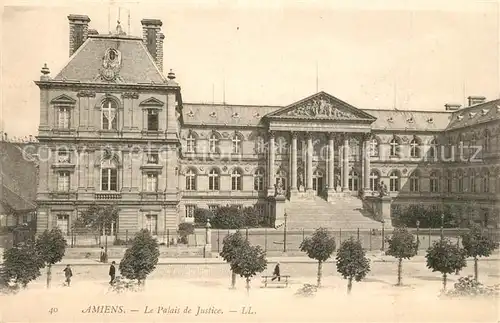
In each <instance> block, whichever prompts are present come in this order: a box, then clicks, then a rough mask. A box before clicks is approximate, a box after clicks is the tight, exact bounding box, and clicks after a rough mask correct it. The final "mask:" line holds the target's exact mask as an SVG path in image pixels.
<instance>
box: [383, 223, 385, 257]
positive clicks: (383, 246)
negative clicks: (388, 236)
mask: <svg viewBox="0 0 500 323" xmlns="http://www.w3.org/2000/svg"><path fill="white" fill-rule="evenodd" d="M384 249H385V221H384V219H382V251H384Z"/></svg>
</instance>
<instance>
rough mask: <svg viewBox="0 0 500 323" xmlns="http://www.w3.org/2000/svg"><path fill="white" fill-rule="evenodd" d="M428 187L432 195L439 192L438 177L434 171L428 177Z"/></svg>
mask: <svg viewBox="0 0 500 323" xmlns="http://www.w3.org/2000/svg"><path fill="white" fill-rule="evenodd" d="M429 187H430V190H431V192H432V193H437V192H439V176H438V173H437V172H436V171H433V172H431V175H430V177H429Z"/></svg>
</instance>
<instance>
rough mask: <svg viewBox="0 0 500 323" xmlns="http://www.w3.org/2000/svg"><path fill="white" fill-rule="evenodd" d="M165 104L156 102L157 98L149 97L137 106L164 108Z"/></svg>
mask: <svg viewBox="0 0 500 323" xmlns="http://www.w3.org/2000/svg"><path fill="white" fill-rule="evenodd" d="M164 105H165V103H164V102H162V101H160V100H158V99H157V98H154V97H150V98H149V99H146V100H144V101H142V102H141V103H139V106H141V107H143V106H148V107H151V106H153V107H162V106H164Z"/></svg>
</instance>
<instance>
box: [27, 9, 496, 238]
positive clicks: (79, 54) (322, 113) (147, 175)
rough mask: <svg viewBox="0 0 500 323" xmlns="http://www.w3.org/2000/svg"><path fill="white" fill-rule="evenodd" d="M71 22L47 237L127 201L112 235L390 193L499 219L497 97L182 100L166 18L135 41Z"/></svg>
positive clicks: (46, 103) (54, 130)
mask: <svg viewBox="0 0 500 323" xmlns="http://www.w3.org/2000/svg"><path fill="white" fill-rule="evenodd" d="M68 19H69V23H70V58H69V60H68V63H67V64H66V65H65V66H64V67H63V68H62V70H61V71H60V72H59V73H58V74H56V75H55V76H54V77H51V76H50V71H49V69H48V67H46V66H45V67H44V68H43V69H42V76H41V78H40V81H37V82H36V84H37V85H38V86H39V88H40V127H39V136H38V140H39V142H40V148H39V159H40V179H39V186H38V193H37V204H38V224H37V225H38V231H43V230H44V229H46V228H51V227H53V226H55V225H58V226H60V227H61V228H62V229H63V231H65V232H69V230H70V228H71V223H72V221H74V219H75V218H76V217H77V216H78V214H79V212H81V210H83V209H85V208H86V207H87V206H88V205H90V203H94V202H98V203H117V204H118V206H119V208H120V216H119V221H118V223H116V224H115V225H113V226H112V227H111V228H108V230H107V232H108V234H112V235H114V234H116V233H118V234H123V232H124V231H127V232H129V233H134V232H136V231H137V230H139V229H140V228H148V229H150V230H151V231H152V232H155V233H157V234H158V235H160V234H161V233H162V232H165V230H167V229H169V230H174V231H175V230H176V228H177V225H178V224H179V223H180V222H184V221H192V217H193V213H194V210H195V209H196V208H197V207H206V208H213V207H216V206H217V205H228V204H230V205H234V204H236V205H241V206H255V207H256V210H257V212H261V213H262V214H267V215H269V216H271V217H276V218H277V219H278V218H280V217H282V216H283V212H284V211H283V210H285V212H288V211H290V212H291V213H292V211H293V210H292V208H293V205H294V204H293V202H295V203H297V202H300V201H317V203H322V202H320V200H321V201H323V202H332V203H342V201H345V203H351V202H353V201H354V202H356V201H360V203H362V201H363V200H364V199H366V198H368V197H370V196H375V195H377V193H375V192H376V191H378V189H379V187H380V186H381V183H382V182H383V183H384V184H385V185H386V187H387V190H388V195H389V196H390V197H391V198H392V204H394V205H403V204H414V203H423V204H425V205H429V206H431V205H432V207H442V206H443V205H445V204H453V205H456V204H461V203H470V201H473V202H474V203H475V204H474V205H476V210H477V214H476V215H475V218H481V217H487V218H489V219H490V221H489V223H493V222H494V221H493V222H492V221H491V219H495V221H497V217H498V206H496V202H497V201H498V196H499V193H500V181H499V167H498V160H499V154H500V150H499V146H500V145H499V144H500V142H499V135H500V121H499V120H500V100H493V101H486V100H485V98H481V97H470V98H469V101H470V104H469V106H467V107H463V108H462V107H460V106H457V105H446V107H445V108H443V110H442V111H407V110H404V111H397V110H380V109H377V110H375V109H365V108H358V107H354V106H352V105H350V104H348V103H347V102H344V101H342V100H340V99H338V98H336V97H334V96H332V95H330V94H328V93H325V92H319V93H315V94H312V95H311V96H309V97H307V98H304V99H303V100H301V101H299V102H295V103H291V104H290V105H288V106H249V105H229V104H201V103H186V102H183V98H182V96H181V88H180V86H179V84H178V83H177V82H176V80H175V74H174V73H173V72H172V71H170V72H169V73H168V74H167V77H165V76H164V75H163V73H162V67H163V57H164V55H163V40H164V38H165V37H164V35H163V34H162V32H161V26H162V23H161V21H159V20H155V19H144V20H142V25H143V36H142V37H134V36H130V35H126V34H125V33H124V32H123V31H122V30H121V27H120V25H118V26H117V29H116V32H114V33H110V34H106V35H99V34H98V33H97V32H96V31H95V30H92V29H89V28H88V27H89V26H88V24H89V22H90V19H89V18H88V17H87V16H81V15H70V16H69V17H68ZM270 147H273V149H269V148H270ZM476 152H478V154H476ZM473 155H474V156H473ZM281 196H283V200H284V202H283V203H284V204H283V205H282V206H284V208H280V210H278V209H277V204H276V203H277V200H278V199H277V197H281ZM329 205H330V208H331V209H332V210H333V211H332V212H335V208H334V207H332V205H331V204H329ZM287 208H288V210H287ZM304 216H305V217H307V214H304Z"/></svg>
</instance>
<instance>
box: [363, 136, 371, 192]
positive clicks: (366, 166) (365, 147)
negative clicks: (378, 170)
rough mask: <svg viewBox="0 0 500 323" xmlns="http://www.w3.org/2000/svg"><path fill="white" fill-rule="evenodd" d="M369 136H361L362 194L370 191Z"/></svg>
mask: <svg viewBox="0 0 500 323" xmlns="http://www.w3.org/2000/svg"><path fill="white" fill-rule="evenodd" d="M370 137H371V136H370V134H365V135H363V158H364V165H363V166H364V167H363V182H364V190H363V191H364V192H365V193H366V192H369V191H370V172H371V170H370V158H371V156H370Z"/></svg>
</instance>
